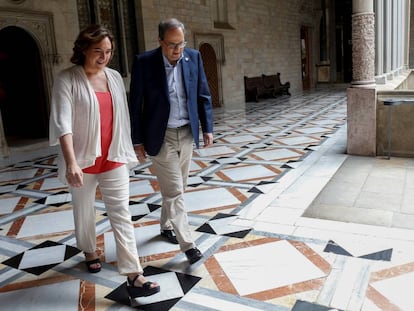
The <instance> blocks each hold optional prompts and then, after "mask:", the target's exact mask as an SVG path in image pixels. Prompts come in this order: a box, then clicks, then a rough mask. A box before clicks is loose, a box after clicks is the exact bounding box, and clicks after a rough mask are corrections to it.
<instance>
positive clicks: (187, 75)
mask: <svg viewBox="0 0 414 311" xmlns="http://www.w3.org/2000/svg"><path fill="white" fill-rule="evenodd" d="M181 64H182V67H183V78H184V87H185V91H186V94H187V98H190V89H191V86H190V83H191V71H190V66H191V62H190V57H188V55H187V54H186V53H185V50H184V52H183V58H182V59H181Z"/></svg>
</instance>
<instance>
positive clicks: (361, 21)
mask: <svg viewBox="0 0 414 311" xmlns="http://www.w3.org/2000/svg"><path fill="white" fill-rule="evenodd" d="M352 61H353V66H352V71H353V80H354V82H353V84H359V85H370V84H375V15H374V13H360V14H354V15H353V16H352Z"/></svg>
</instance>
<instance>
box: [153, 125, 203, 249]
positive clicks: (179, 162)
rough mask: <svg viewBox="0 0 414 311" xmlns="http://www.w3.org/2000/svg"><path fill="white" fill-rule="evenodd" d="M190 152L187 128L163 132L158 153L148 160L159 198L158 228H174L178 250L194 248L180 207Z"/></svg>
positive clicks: (183, 210)
mask: <svg viewBox="0 0 414 311" xmlns="http://www.w3.org/2000/svg"><path fill="white" fill-rule="evenodd" d="M192 153H193V135H192V134H191V128H190V126H185V127H181V128H178V129H167V131H166V133H165V139H164V143H163V144H162V147H161V150H160V152H159V153H158V154H157V155H156V156H152V157H151V161H152V165H153V168H154V171H155V175H156V176H157V180H158V183H159V186H160V191H161V195H162V207H161V217H160V226H161V229H174V231H175V234H176V236H177V240H178V242H179V244H180V249H181V251H183V252H184V251H186V250H188V249H190V248H193V247H195V244H194V242H193V239H192V237H191V231H190V226H189V224H188V218H187V212H186V210H185V205H184V191H185V188H186V186H187V178H188V174H189V170H190V163H191V158H192Z"/></svg>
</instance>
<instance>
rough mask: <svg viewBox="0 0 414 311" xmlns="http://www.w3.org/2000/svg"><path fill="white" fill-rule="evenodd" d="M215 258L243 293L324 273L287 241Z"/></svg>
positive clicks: (239, 250)
mask: <svg viewBox="0 0 414 311" xmlns="http://www.w3.org/2000/svg"><path fill="white" fill-rule="evenodd" d="M214 257H215V258H216V259H217V261H218V263H219V264H220V266H221V267H222V269H223V271H225V273H226V275H227V276H228V278H229V279H230V281H231V282H232V284H233V286H234V287H235V288H236V290H237V292H238V293H239V294H240V295H248V294H252V293H256V292H261V291H266V290H269V289H272V288H277V287H282V286H286V285H288V284H295V283H299V282H303V281H307V280H312V279H316V278H321V277H324V276H325V273H324V272H323V271H321V270H320V269H319V268H318V267H316V266H315V265H314V264H313V263H311V262H310V261H309V260H308V259H307V258H306V257H304V256H303V254H301V253H300V252H298V251H297V249H296V248H294V247H293V246H292V245H291V244H290V243H288V242H286V241H279V242H274V243H266V244H263V245H259V246H253V247H249V248H244V249H237V250H232V251H228V252H222V253H218V254H215V255H214ZM234 258H237V261H235V260H234ZM299 267H300V268H299Z"/></svg>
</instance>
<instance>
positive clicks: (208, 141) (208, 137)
mask: <svg viewBox="0 0 414 311" xmlns="http://www.w3.org/2000/svg"><path fill="white" fill-rule="evenodd" d="M203 140H204V148H207V147H210V146H211V145H212V144H213V133H203Z"/></svg>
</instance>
